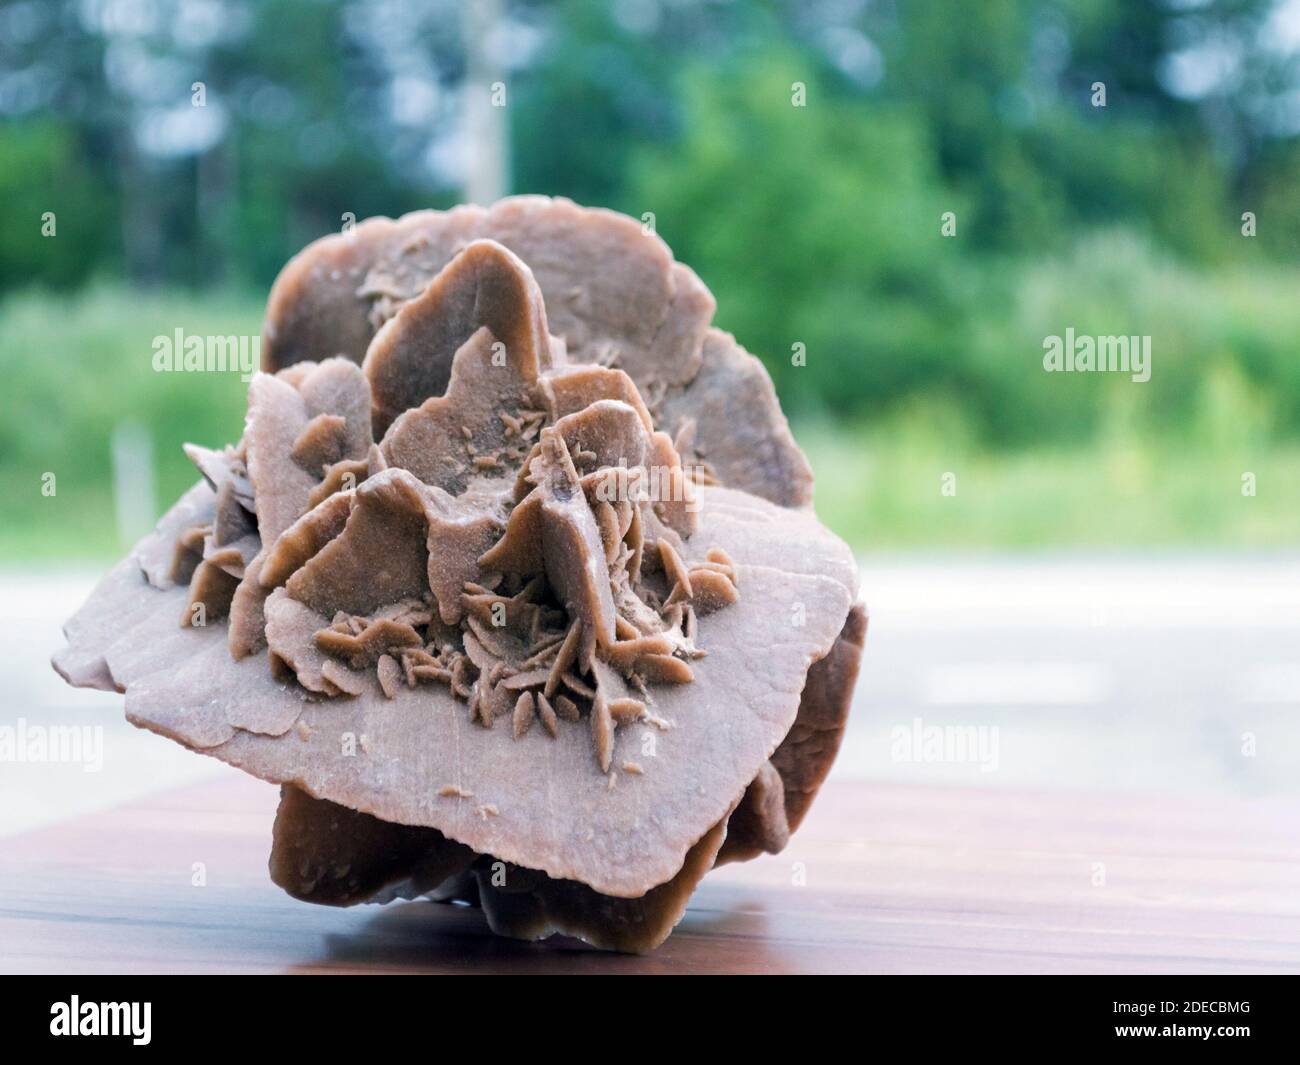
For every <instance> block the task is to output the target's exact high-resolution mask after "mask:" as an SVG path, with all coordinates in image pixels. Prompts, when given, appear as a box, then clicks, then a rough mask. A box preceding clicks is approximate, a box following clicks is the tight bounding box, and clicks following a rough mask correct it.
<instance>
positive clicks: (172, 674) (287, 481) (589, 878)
mask: <svg viewBox="0 0 1300 1065" xmlns="http://www.w3.org/2000/svg"><path fill="white" fill-rule="evenodd" d="M713 307H714V304H713V299H712V297H711V296H710V295H709V293H708V290H707V289H706V288H705V287H704V286H703V284H702V283H701V282H700V281H699V279H698V278H697V277H696V276H695V275H694V274H693V273H692V272H691V271H690V270H689V269H688V268H687V267H685V266H683V265H681V264H679V263H675V262H674V261H673V259H672V256H671V254H670V253H669V251H668V249H667V247H666V246H665V245H664V244H663V242H662V241H660V240H659V239H658V238H657V237H655V236H653V235H649V236H648V235H646V234H644V233H643V232H642V230H641V227H640V226H639V225H638V224H637V223H636V222H634V221H633V220H631V219H629V218H624V217H623V216H621V215H617V214H613V213H611V212H607V211H599V210H588V209H584V208H580V207H577V206H576V205H574V204H572V203H570V202H568V201H565V200H549V199H545V198H542V197H517V198H512V199H508V200H503V201H501V202H500V203H498V204H496V205H495V206H493V207H491V208H488V209H482V208H477V207H461V208H457V209H455V210H453V211H450V212H446V213H440V212H434V211H424V212H418V213H416V214H412V215H408V216H406V217H404V218H402V219H399V220H397V221H391V220H389V219H371V220H369V221H367V222H365V223H362V224H361V225H359V226H357V227H356V228H355V229H354V230H353V231H352V232H351V233H348V234H346V235H341V236H336V237H328V238H325V239H323V240H320V241H317V242H316V243H315V244H313V245H311V246H310V247H309V248H307V249H306V250H304V251H303V252H302V253H301V254H300V255H298V256H297V257H296V258H295V259H294V260H293V261H292V262H291V263H289V265H288V266H286V267H285V269H284V271H283V272H282V274H281V276H280V278H279V280H277V282H276V284H275V287H274V289H273V290H272V294H271V299H270V304H269V307H268V311H267V319H266V325H265V336H264V345H263V357H264V370H265V371H266V372H265V373H262V374H259V375H258V376H257V377H256V378H255V379H254V380H253V382H252V385H251V387H250V389H249V413H248V418H247V422H246V427H245V432H244V436H243V438H242V439H241V440H240V441H239V443H238V444H236V445H234V446H232V447H228V448H226V449H224V450H208V449H206V448H201V447H197V446H193V445H187V448H186V450H187V453H188V454H189V455H190V457H191V459H192V460H193V461H194V463H195V465H196V466H197V467H198V469H199V471H200V473H201V474H202V478H203V479H202V480H201V481H200V482H199V483H198V484H197V485H195V487H194V488H193V489H191V490H190V491H189V492H188V493H187V494H186V495H185V496H184V497H182V499H181V500H180V501H179V502H178V503H177V504H176V506H175V507H173V508H172V510H170V511H169V512H168V513H167V514H166V515H164V517H163V518H162V520H161V521H160V522H159V524H158V528H157V530H156V531H155V532H154V533H152V534H151V535H150V536H148V537H146V538H145V539H144V540H143V541H141V542H140V543H139V544H137V545H136V547H135V548H134V549H133V550H132V552H131V554H130V555H129V556H128V557H127V558H126V559H125V560H124V561H123V562H121V563H119V565H118V566H117V567H115V568H114V569H113V570H112V572H110V573H109V575H108V576H107V577H106V578H105V579H104V580H103V581H102V582H101V584H100V585H99V587H98V588H97V589H96V590H95V592H94V593H93V594H92V595H91V598H90V600H89V601H88V602H87V603H86V604H85V606H83V607H82V609H81V610H80V611H79V612H78V613H77V615H76V616H75V617H73V618H72V619H71V620H70V621H69V622H68V624H67V626H66V628H65V632H66V635H67V638H68V646H67V647H66V648H65V649H63V650H62V651H61V652H59V654H57V655H56V656H55V661H54V665H55V668H56V669H57V670H58V671H59V672H60V673H61V674H62V675H63V676H64V677H65V678H66V679H67V680H68V681H69V682H70V683H73V684H78V685H84V686H90V687H100V688H106V689H115V690H117V691H121V692H125V694H126V710H127V716H128V718H129V719H130V720H131V721H132V722H134V723H135V724H137V725H139V726H141V727H144V728H148V729H151V730H153V731H155V732H158V733H161V734H163V735H166V736H169V737H171V738H172V739H175V740H177V741H178V742H180V743H183V744H185V745H186V746H188V747H190V748H192V749H194V750H198V751H202V752H203V753H206V754H211V755H213V756H215V757H217V758H220V759H222V760H224V761H226V762H229V763H230V764H232V765H237V766H240V767H241V768H243V769H245V770H246V771H248V772H249V773H252V774H253V775H255V776H258V777H260V778H262V779H265V780H268V781H272V782H275V783H279V784H281V785H282V798H281V806H280V812H279V814H278V816H277V818H276V823H275V831H274V837H273V846H272V857H271V871H272V878H273V879H274V880H275V882H276V883H278V884H280V885H281V886H282V887H284V888H285V890H286V891H288V892H289V893H290V894H292V895H294V896H295V897H298V898H302V899H306V900H308V901H313V902H323V903H328V904H331V905H350V904H352V903H356V902H362V901H387V900H389V899H392V898H398V897H401V898H409V897H414V896H418V895H425V894H428V895H431V896H432V897H434V898H449V897H456V898H463V899H466V900H467V901H472V902H475V903H477V904H479V905H481V906H482V907H483V910H484V912H485V913H486V915H487V919H488V921H489V923H490V925H491V926H492V928H493V929H494V930H496V931H498V932H501V933H502V934H505V935H511V936H517V937H523V938H540V937H543V936H546V935H550V934H552V933H556V932H560V933H564V934H568V935H574V936H579V937H581V938H583V939H585V940H587V941H588V942H590V943H592V944H594V945H597V946H600V947H607V948H611V949H616V950H629V951H639V950H646V949H649V948H651V947H653V946H655V945H657V944H658V943H660V942H662V941H663V939H664V938H665V937H666V936H667V935H668V933H669V932H670V931H671V930H672V927H673V925H674V924H676V922H677V921H678V920H680V918H681V916H682V914H683V912H684V911H685V907H686V903H687V900H688V898H689V897H690V894H691V892H692V890H693V889H694V887H695V885H696V884H697V883H698V882H699V880H700V878H701V877H703V875H704V874H705V873H706V872H707V871H708V870H709V869H710V868H712V867H713V866H714V865H715V864H717V863H720V862H725V861H738V860H745V859H748V858H751V857H754V856H756V855H758V854H761V853H765V852H766V853H775V852H777V851H779V850H780V849H781V848H782V847H784V846H785V844H786V841H787V840H788V839H789V836H790V834H791V833H792V832H793V831H794V830H795V829H796V828H797V827H798V825H799V823H800V821H801V820H802V819H803V817H804V815H805V813H806V812H807V809H808V806H809V804H810V803H811V802H812V799H813V797H814V796H815V794H816V792H817V789H818V788H819V787H820V785H821V783H822V781H823V780H824V778H825V776H826V773H827V772H828V771H829V768H830V764H831V762H832V760H833V759H834V756H835V752H836V750H837V748H838V746H839V742H840V738H841V736H842V734H843V730H844V724H845V719H846V715H847V712H848V707H849V701H850V696H851V694H852V689H853V684H854V681H855V679H856V675H857V669H858V662H859V659H860V656H861V651H862V643H863V638H864V636H865V630H866V615H865V612H864V610H863V609H862V607H861V606H860V605H857V604H856V598H857V573H856V569H855V566H854V562H853V558H852V555H851V554H850V552H849V551H848V549H847V547H845V545H844V544H843V543H841V542H840V541H839V540H838V539H837V538H836V537H834V536H833V535H832V534H831V533H829V532H828V531H827V530H826V529H825V528H824V527H823V526H821V525H820V524H819V523H818V522H817V519H816V517H815V515H814V514H813V512H812V509H811V495H812V478H811V474H810V472H809V469H808V465H807V463H806V461H805V460H804V458H803V455H802V454H801V453H800V451H799V449H798V448H797V447H796V445H795V443H794V441H793V439H792V438H791V436H790V432H789V429H788V427H787V425H786V422H785V419H784V417H783V416H782V414H781V411H780V407H779V405H778V404H777V401H776V396H775V393H774V391H773V388H772V384H771V381H770V380H769V378H768V377H767V374H766V372H765V371H764V369H763V367H762V365H761V364H760V363H759V362H758V360H757V359H754V358H753V357H752V356H750V355H748V354H747V353H745V352H744V351H743V350H742V349H741V348H740V347H739V346H738V345H737V344H736V343H735V341H734V340H732V338H731V337H729V336H728V335H726V334H725V333H721V332H719V331H718V330H716V329H712V328H710V326H709V321H710V319H711V317H712V314H713Z"/></svg>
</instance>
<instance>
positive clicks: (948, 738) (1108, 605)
mask: <svg viewBox="0 0 1300 1065" xmlns="http://www.w3.org/2000/svg"><path fill="white" fill-rule="evenodd" d="M97 576H98V574H96V573H95V572H92V571H89V570H84V569H82V570H76V571H68V570H60V571H57V572H42V571H39V570H25V571H18V570H8V571H5V572H2V573H0V603H2V604H3V607H2V608H0V646H2V647H3V649H4V650H3V653H2V654H0V727H5V726H8V727H11V728H17V727H18V724H19V720H20V719H25V720H26V722H27V724H29V725H34V724H43V725H60V726H80V725H92V726H94V725H100V726H102V727H103V765H102V768H101V769H100V770H99V771H97V772H87V771H86V769H85V767H84V766H82V765H76V764H46V763H39V764H31V763H13V762H0V835H4V834H8V833H12V832H16V831H20V830H22V829H25V828H30V827H34V826H37V825H40V824H43V823H49V822H51V821H54V820H59V819H62V818H64V817H67V816H69V815H72V814H75V813H80V812H84V811H88V810H92V809H97V808H102V807H105V806H108V805H111V804H114V803H116V802H119V801H121V800H124V799H127V798H130V797H133V796H138V795H141V794H145V793H147V792H150V791H153V790H157V789H161V788H166V787H170V786H174V785H176V784H180V783H185V782H187V781H191V780H196V779H199V778H202V777H204V776H213V775H217V774H222V773H235V772H237V771H236V770H233V769H229V768H227V767H225V766H223V765H221V764H220V763H218V762H216V761H215V760H213V759H209V758H202V757H199V756H196V755H193V754H190V753H189V752H187V751H184V750H182V749H181V748H179V747H178V746H176V745H175V744H172V743H169V742H168V741H166V740H163V739H161V738H159V737H155V736H152V735H149V734H147V733H144V732H140V731H137V730H136V729H134V728H132V727H131V726H129V725H128V724H127V723H126V721H125V719H124V718H123V716H122V698H121V696H118V695H113V694H107V693H101V692H85V691H75V690H73V689H70V688H68V687H67V686H66V685H64V684H63V682H62V681H61V680H60V679H59V678H58V677H57V676H56V675H55V674H54V672H53V671H52V670H51V669H50V667H49V664H48V663H49V657H50V654H51V653H52V651H53V650H54V649H55V648H56V647H57V646H58V645H59V642H60V633H59V626H60V624H61V622H62V620H63V619H64V618H65V617H66V616H67V615H68V614H69V613H71V612H72V611H73V610H74V609H75V608H76V606H77V605H78V604H79V603H80V601H81V600H82V598H83V597H84V595H85V594H86V592H88V591H89V589H90V588H91V587H92V585H93V583H94V581H95V579H96V578H97ZM862 578H863V594H864V598H865V599H866V601H867V604H868V607H869V609H870V612H871V625H870V631H869V633H868V636H867V649H866V654H865V657H864V659H863V668H862V674H861V677H860V679H859V683H858V689H857V692H856V695H855V698H854V709H853V717H852V723H851V726H850V729H849V734H848V736H847V738H846V740H845V743H844V748H843V750H842V752H841V754H840V758H839V761H838V762H837V763H836V767H835V771H834V772H835V775H836V776H837V777H840V778H855V779H875V780H890V781H907V782H912V783H944V784H962V785H967V786H972V787H998V788H1024V789H1026V790H1042V789H1068V790H1071V791H1078V792H1096V791H1109V792H1114V791H1121V790H1143V791H1164V792H1174V793H1199V794H1202V795H1204V794H1211V795H1213V794H1222V795H1265V794H1283V793H1291V794H1295V793H1297V792H1300V557H1297V556H1256V557H1246V558H1237V557H1230V556H1224V557H1202V556H1198V557H1187V558H1180V557H1165V558H1136V557H1130V558H1119V559H1099V558H1087V559H1081V558H1062V557H1053V558H1044V559H1041V560H1037V559H1026V558H1025V557H1016V558H1011V557H1006V558H990V559H965V560H962V561H955V562H954V561H942V562H940V561H925V560H918V559H915V558H887V557H869V558H866V559H864V560H863V562H862ZM959 741H966V745H965V746H964V747H963V746H962V744H961V742H959Z"/></svg>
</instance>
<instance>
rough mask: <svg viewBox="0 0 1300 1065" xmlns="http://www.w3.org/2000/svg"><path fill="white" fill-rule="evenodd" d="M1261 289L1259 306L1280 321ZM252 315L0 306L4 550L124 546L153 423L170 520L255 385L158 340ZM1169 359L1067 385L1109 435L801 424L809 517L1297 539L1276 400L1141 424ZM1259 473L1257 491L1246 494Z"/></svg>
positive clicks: (932, 418) (890, 540)
mask: <svg viewBox="0 0 1300 1065" xmlns="http://www.w3.org/2000/svg"><path fill="white" fill-rule="evenodd" d="M1069 281H1070V279H1069V277H1068V275H1067V276H1064V277H1063V278H1062V281H1061V286H1065V285H1068V283H1069ZM1233 291H1235V292H1237V293H1238V295H1240V291H1241V290H1240V289H1233V290H1231V291H1230V294H1231V292H1233ZM1250 291H1251V292H1252V293H1253V295H1252V298H1251V300H1249V301H1247V302H1248V303H1249V309H1250V312H1251V314H1252V315H1260V316H1267V315H1269V314H1270V313H1272V309H1271V308H1269V307H1267V306H1263V305H1261V303H1260V298H1259V295H1258V291H1257V290H1250ZM261 313H262V301H261V300H260V299H259V298H255V297H250V296H243V295H238V294H217V295H210V294H209V295H203V296H194V295H190V294H187V293H184V292H170V293H154V294H149V293H138V292H126V291H123V290H121V289H115V288H107V287H97V288H91V289H88V290H85V291H83V292H82V293H80V294H79V295H74V296H53V295H49V294H46V293H43V292H34V291H33V292H26V293H21V294H18V295H15V296H11V297H9V298H8V299H6V300H5V301H4V302H3V303H2V304H0V373H2V374H3V380H4V382H5V383H6V385H7V400H6V416H5V417H4V418H3V419H2V420H0V498H3V500H4V521H3V523H0V561H2V562H7V563H14V562H20V561H24V560H41V559H45V560H52V559H71V558H95V559H102V558H108V557H111V556H113V555H114V554H116V553H117V552H119V551H120V550H121V548H122V546H123V545H122V544H120V543H119V538H118V533H117V526H116V522H115V519H114V511H113V488H112V471H111V460H110V438H111V434H112V432H113V428H114V426H115V425H117V424H119V423H122V422H129V423H134V424H135V425H138V426H140V427H141V428H142V429H144V430H145V432H146V433H147V434H148V437H149V439H150V441H151V444H152V447H153V452H154V456H155V459H156V463H157V482H158V499H157V501H156V502H157V506H158V509H159V511H161V510H162V509H163V508H165V506H167V505H169V504H170V502H171V501H172V500H174V499H175V498H176V497H177V496H178V495H179V494H180V493H181V492H182V491H183V490H184V489H185V488H186V487H188V486H189V485H190V484H191V483H193V481H194V480H195V477H196V475H195V472H194V470H193V467H192V466H191V465H190V463H189V462H188V461H187V460H186V459H185V457H184V455H183V454H182V452H181V444H182V443H183V442H185V441H187V440H188V441H194V442H196V443H201V444H206V445H209V446H217V445H221V444H223V443H226V442H230V441H233V440H235V439H237V438H238V436H239V435H240V432H241V428H242V425H243V413H244V394H245V390H246V385H245V383H244V382H243V381H241V380H240V378H239V375H238V374H237V373H229V372H227V373H170V374H166V373H156V372H155V371H154V370H153V367H152V356H153V338H154V337H155V336H158V335H164V334H167V335H170V334H172V333H173V332H174V330H175V329H177V328H181V329H183V330H184V331H185V333H186V334H194V335H210V334H219V335H241V334H247V335H256V334H257V332H258V330H259V328H260V321H261ZM1224 313H1226V312H1224ZM1280 317H1281V318H1282V320H1287V319H1289V317H1290V312H1287V313H1283V314H1281V315H1280ZM1064 320H1067V321H1068V320H1069V319H1068V318H1067V319H1064ZM1286 343H1287V345H1288V346H1291V345H1293V344H1294V338H1293V337H1292V338H1287V341H1286ZM1256 357H1260V358H1262V357H1264V356H1263V355H1260V354H1258V353H1257V354H1256ZM1267 357H1269V358H1280V355H1278V354H1277V353H1274V352H1270V353H1268V356H1267ZM1028 358H1029V359H1031V360H1033V361H1031V362H1030V364H1029V365H1030V369H1029V370H1028V371H1025V370H1023V369H1022V370H1021V371H1020V372H1021V373H1022V374H1027V376H1030V377H1031V378H1032V379H1031V380H1030V381H1029V382H1028V383H1027V384H1026V388H1028V389H1034V388H1037V387H1039V386H1040V384H1041V379H1042V377H1044V376H1046V375H1043V374H1042V372H1041V370H1036V365H1037V363H1036V360H1037V358H1038V355H1037V352H1036V351H1035V350H1033V349H1032V348H1031V350H1030V352H1029V356H1028ZM1159 358H1160V356H1159V354H1157V357H1156V363H1155V374H1154V376H1153V382H1152V383H1151V384H1148V385H1127V386H1125V387H1116V385H1117V382H1115V381H1113V380H1108V381H1104V382H1101V381H1097V380H1096V379H1095V378H1089V379H1084V378H1074V379H1073V380H1071V381H1070V382H1069V384H1070V385H1072V386H1073V387H1077V388H1079V389H1088V388H1105V389H1109V390H1110V395H1111V397H1112V398H1108V399H1107V401H1106V404H1105V409H1106V412H1107V415H1106V419H1105V421H1104V423H1103V425H1102V427H1101V429H1099V430H1098V431H1097V432H1096V433H1095V435H1094V438H1093V439H1092V440H1090V441H1088V442H1084V443H1080V444H1077V445H1068V446H1067V445H1065V444H1061V443H1057V444H1053V445H1051V446H1047V445H1039V446H1035V447H1026V448H1017V449H1008V448H1005V447H1004V448H996V447H992V446H990V445H988V444H987V443H985V442H983V438H982V437H981V434H980V433H979V432H978V431H977V430H975V429H973V428H972V424H973V422H972V419H971V418H970V417H969V416H968V412H967V411H966V410H965V409H964V408H962V407H960V406H958V405H956V404H954V403H953V402H952V401H951V400H944V399H942V398H931V399H923V400H917V401H914V402H912V403H911V404H909V405H905V406H904V407H902V408H900V409H897V410H895V411H893V412H891V413H890V414H889V415H888V416H885V417H883V418H881V419H879V420H878V421H876V422H875V423H873V424H871V425H870V426H868V425H865V424H861V423H845V422H843V421H825V420H813V419H808V418H805V419H804V420H803V421H802V422H800V423H797V424H796V425H795V431H796V435H797V436H798V438H799V440H800V443H801V444H802V445H803V447H804V448H805V450H807V451H808V453H809V456H810V458H811V459H812V462H813V465H814V468H815V469H816V472H817V476H818V483H817V509H818V512H819V513H820V515H821V516H822V518H823V520H825V521H826V522H827V524H828V525H830V526H831V527H832V528H834V529H835V530H836V531H837V532H838V533H840V535H842V536H843V537H844V538H845V539H847V540H848V541H849V542H850V543H851V544H852V545H853V546H854V547H855V548H857V549H859V550H870V549H925V548H972V549H998V548H1006V549H1019V548H1039V547H1085V548H1106V549H1122V548H1153V547H1166V546H1176V547H1200V548H1268V547H1277V546H1285V545H1289V546H1295V545H1296V544H1297V543H1300V443H1297V442H1296V441H1294V440H1289V439H1287V438H1286V437H1283V436H1278V435H1276V434H1275V432H1273V431H1271V430H1270V423H1272V421H1273V417H1274V416H1275V414H1276V411H1275V410H1274V409H1270V408H1271V406H1272V405H1271V403H1270V401H1269V400H1268V399H1267V397H1261V395H1260V394H1259V392H1258V390H1257V389H1254V388H1252V387H1250V386H1249V385H1247V384H1246V383H1244V382H1243V380H1242V377H1241V375H1240V373H1238V372H1237V371H1236V369H1235V363H1234V362H1233V361H1232V360H1230V359H1226V358H1225V359H1224V360H1223V361H1222V362H1220V363H1218V364H1217V365H1215V366H1214V367H1212V368H1211V369H1210V371H1209V372H1207V373H1205V374H1202V375H1199V377H1198V380H1197V393H1196V396H1195V398H1194V401H1192V404H1191V405H1192V408H1193V410H1194V416H1193V417H1190V418H1184V419H1182V421H1181V422H1179V423H1178V424H1176V425H1173V426H1171V425H1170V424H1169V423H1168V422H1165V421H1163V420H1162V421H1153V420H1150V419H1148V418H1147V417H1145V416H1144V410H1145V409H1146V408H1147V407H1149V406H1150V405H1152V404H1153V401H1154V398H1155V397H1152V396H1149V395H1148V394H1147V393H1145V392H1144V391H1143V390H1144V389H1154V388H1157V387H1158V382H1159V381H1160V379H1161V378H1160V372H1161V364H1160V361H1159ZM1057 376H1058V377H1063V375H1057ZM1180 380H1181V382H1182V383H1183V384H1186V381H1185V379H1180ZM1053 384H1054V385H1055V384H1057V382H1053ZM1153 424H1155V425H1158V428H1153V427H1152V426H1153ZM46 472H53V473H54V474H55V475H56V477H57V493H56V495H54V496H53V497H46V496H43V495H42V493H41V484H42V480H41V479H42V475H43V474H44V473H46ZM1248 472H1249V473H1253V474H1254V475H1255V479H1256V484H1257V494H1256V495H1255V496H1253V497H1250V496H1245V495H1243V494H1242V476H1243V474H1245V473H1248ZM946 473H952V474H954V475H955V493H954V494H951V495H945V494H943V491H942V488H943V484H944V481H943V477H944V474H946Z"/></svg>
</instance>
